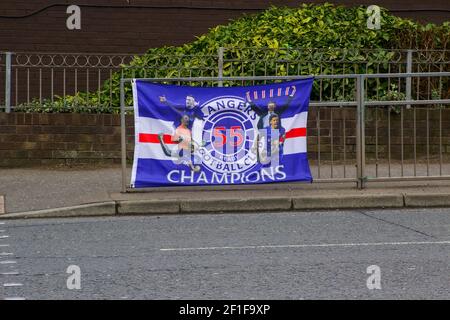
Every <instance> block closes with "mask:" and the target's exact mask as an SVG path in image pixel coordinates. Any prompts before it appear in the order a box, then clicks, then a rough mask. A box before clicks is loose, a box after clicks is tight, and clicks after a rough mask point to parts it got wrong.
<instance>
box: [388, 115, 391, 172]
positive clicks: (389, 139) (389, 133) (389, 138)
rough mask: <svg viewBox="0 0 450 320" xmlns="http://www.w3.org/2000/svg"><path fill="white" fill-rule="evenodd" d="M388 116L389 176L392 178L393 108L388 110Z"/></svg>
mask: <svg viewBox="0 0 450 320" xmlns="http://www.w3.org/2000/svg"><path fill="white" fill-rule="evenodd" d="M387 113H388V114H387V116H388V176H389V177H390V176H391V107H388V108H387Z"/></svg>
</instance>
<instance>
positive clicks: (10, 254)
mask: <svg viewBox="0 0 450 320" xmlns="http://www.w3.org/2000/svg"><path fill="white" fill-rule="evenodd" d="M13 254H14V253H12V252H0V256H12V255H13Z"/></svg>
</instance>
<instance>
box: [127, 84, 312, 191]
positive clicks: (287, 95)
mask: <svg viewBox="0 0 450 320" xmlns="http://www.w3.org/2000/svg"><path fill="white" fill-rule="evenodd" d="M312 84H313V78H306V79H301V80H295V81H287V82H281V83H274V84H267V85H258V86H242V87H191V86H176V85H164V84H156V83H151V82H148V81H145V80H133V82H132V85H133V98H134V117H135V151H134V163H133V171H132V177H131V187H132V188H143V187H156V186H174V185H225V184H255V183H273V182H288V181H308V182H311V181H312V176H311V172H310V168H309V163H308V158H307V152H306V145H307V144H306V123H307V118H308V105H309V97H310V94H311V89H312Z"/></svg>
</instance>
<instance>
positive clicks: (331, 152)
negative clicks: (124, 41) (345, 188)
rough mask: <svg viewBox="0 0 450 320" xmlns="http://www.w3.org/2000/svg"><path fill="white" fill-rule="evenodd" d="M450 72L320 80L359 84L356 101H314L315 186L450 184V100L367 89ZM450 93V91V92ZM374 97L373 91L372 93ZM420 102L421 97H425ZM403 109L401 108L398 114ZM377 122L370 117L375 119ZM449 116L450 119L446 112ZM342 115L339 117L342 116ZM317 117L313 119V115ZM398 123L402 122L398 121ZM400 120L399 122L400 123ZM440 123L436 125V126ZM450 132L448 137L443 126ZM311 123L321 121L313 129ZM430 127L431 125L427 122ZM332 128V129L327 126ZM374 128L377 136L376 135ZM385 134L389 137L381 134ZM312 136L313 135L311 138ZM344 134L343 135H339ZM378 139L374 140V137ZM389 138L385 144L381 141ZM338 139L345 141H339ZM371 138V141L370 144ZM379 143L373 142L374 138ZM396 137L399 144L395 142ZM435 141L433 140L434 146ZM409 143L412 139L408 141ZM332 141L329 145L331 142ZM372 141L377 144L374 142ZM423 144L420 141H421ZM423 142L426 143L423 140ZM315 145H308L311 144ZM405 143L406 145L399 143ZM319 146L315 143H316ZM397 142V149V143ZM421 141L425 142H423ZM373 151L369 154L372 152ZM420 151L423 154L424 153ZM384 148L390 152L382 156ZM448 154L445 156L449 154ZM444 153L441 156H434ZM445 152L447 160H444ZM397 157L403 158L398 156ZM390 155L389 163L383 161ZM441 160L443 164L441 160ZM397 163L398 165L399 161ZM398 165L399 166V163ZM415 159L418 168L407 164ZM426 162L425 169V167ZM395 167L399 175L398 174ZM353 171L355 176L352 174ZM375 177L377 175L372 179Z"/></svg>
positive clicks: (217, 80)
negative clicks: (388, 95)
mask: <svg viewBox="0 0 450 320" xmlns="http://www.w3.org/2000/svg"><path fill="white" fill-rule="evenodd" d="M304 77H309V76H255V77H247V76H243V77H196V78H190V77H187V78H172V79H167V78H144V79H141V80H145V81H151V82H159V83H177V84H189V83H202V84H204V85H210V86H222V85H224V84H226V83H227V82H232V83H236V82H239V83H246V84H248V83H252V84H260V83H268V82H274V81H283V80H294V79H301V78H304ZM449 77H450V72H432V73H429V72H426V73H396V74H343V75H317V76H315V82H316V83H317V82H320V81H324V80H329V81H338V80H349V81H350V80H351V81H354V82H355V90H354V92H353V97H354V99H352V100H350V101H311V102H310V116H309V118H310V119H309V123H308V139H313V140H316V142H315V144H313V146H314V147H315V148H314V149H313V150H308V156H309V159H310V163H311V167H312V171H313V177H314V181H316V182H355V183H356V184H357V187H358V188H361V189H362V188H364V187H365V185H366V184H367V183H368V182H371V181H391V180H397V181H406V180H450V108H446V107H444V106H448V105H450V98H448V99H416V100H413V99H404V97H403V96H401V97H397V99H396V100H393V99H392V100H384V101H381V100H377V99H373V98H374V97H373V96H371V95H369V94H368V90H367V87H368V86H367V85H368V83H370V82H371V80H373V79H375V80H376V79H402V80H407V79H411V81H419V80H418V79H420V78H441V79H447V80H448V78H449ZM131 80H132V79H122V80H121V84H120V87H121V90H120V92H121V150H122V153H121V155H122V159H121V161H122V191H123V192H126V191H130V190H131V189H130V188H128V187H127V184H126V181H127V173H126V171H127V166H126V160H127V158H126V157H127V154H126V150H127V145H126V128H125V114H126V112H127V111H130V110H132V109H133V108H132V107H130V106H127V104H126V102H125V101H126V99H125V94H126V92H125V86H126V85H127V84H129V83H130V82H131ZM445 89H450V88H447V87H446V88H445ZM369 92H370V91H369ZM419 97H420V96H419ZM398 107H399V109H398ZM420 107H422V109H423V110H425V113H426V117H425V119H421V118H419V117H418V116H417V115H418V113H419V110H418V109H417V108H420ZM436 111H437V112H438V117H437V119H436V117H435V118H433V117H432V116H430V114H431V113H432V112H436ZM374 112H375V117H376V118H375V119H371V118H368V116H369V115H370V116H373V114H374ZM380 112H384V113H385V114H386V118H385V119H384V122H383V123H384V125H385V126H387V128H385V126H380V119H379V118H378V116H380V115H379V113H380ZM407 112H408V113H410V114H408V116H410V115H411V114H412V117H413V118H412V120H409V122H408V126H407V127H408V128H409V129H412V132H413V136H412V137H410V136H408V137H405V124H406V120H405V118H406V113H407ZM444 112H445V116H444V115H443V113H444ZM338 114H339V116H337V115H338ZM311 115H312V116H311ZM393 118H396V119H393ZM397 118H398V119H397ZM394 120H395V121H396V122H398V123H399V124H400V128H399V129H400V133H399V134H398V133H397V134H393V133H392V132H393V129H395V130H397V129H398V128H393V126H392V123H393V121H394ZM432 120H433V121H434V122H433V121H432ZM444 120H445V121H446V123H447V125H448V127H447V128H446V131H445V134H444V127H443V122H444ZM311 121H312V122H315V126H314V124H312V125H311ZM419 122H420V125H421V126H422V125H425V127H426V132H425V134H424V135H425V137H426V139H425V140H423V139H422V136H420V135H418V131H417V130H418V128H419V127H420V128H422V127H421V126H419ZM423 122H425V124H424V123H423ZM435 122H436V123H437V124H438V128H439V129H438V134H437V137H432V134H431V131H430V128H431V126H432V124H433V123H435ZM324 124H326V125H324ZM373 127H374V130H375V134H373V133H370V132H369V130H372V129H373ZM382 130H385V131H384V132H385V135H382V134H381V133H380V131H382ZM311 132H312V133H313V134H311ZM338 132H340V134H338ZM373 135H374V136H373ZM385 136H386V139H385V140H383V141H381V138H384V137H385ZM336 138H339V140H340V141H339V142H338V141H337V139H336ZM369 138H370V139H369ZM372 138H373V139H372ZM394 138H395V141H394ZM432 138H433V141H432ZM349 139H350V140H352V139H354V141H348V140H349ZM406 139H410V140H411V139H412V140H411V141H412V142H411V141H410V142H408V143H407V142H406ZM325 140H326V141H325ZM370 140H374V141H375V143H372V142H371V141H370ZM419 140H420V141H419ZM422 140H423V141H422ZM311 141H312V140H308V145H311V143H310V142H311ZM399 141H400V142H399ZM313 142H314V141H313ZM394 142H395V144H394ZM419 142H420V143H419ZM393 145H395V146H397V147H398V150H400V152H399V153H398V154H399V155H400V156H399V159H394V158H393V157H392V151H393V150H392V148H393V147H392V146H393ZM369 146H370V147H373V148H374V151H373V150H367V149H368V147H369ZM406 146H408V148H412V150H413V152H411V153H408V154H406V153H405V147H406ZM419 146H420V147H421V148H422V147H423V150H425V151H426V152H425V154H420V152H418V150H419ZM421 148H420V149H421ZM380 149H383V150H384V151H383V152H381V150H380ZM444 149H445V152H444ZM436 150H438V152H434V151H436ZM444 153H445V157H444ZM396 154H397V153H396ZM383 155H384V156H386V159H384V158H383ZM436 159H437V160H436ZM394 160H395V161H394ZM397 160H398V161H397ZM407 160H412V163H407ZM420 161H425V163H424V164H422V163H419V162H420ZM382 166H386V167H387V168H388V172H387V174H383V172H382V170H381V169H382ZM408 166H412V167H413V173H408V170H407V167H408ZM433 166H434V167H435V168H438V172H437V173H432V172H431V170H430V169H431V168H432V167H433ZM394 167H395V170H394ZM352 171H353V172H352ZM372 172H375V173H374V174H373V175H371V173H372Z"/></svg>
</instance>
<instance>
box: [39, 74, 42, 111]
mask: <svg viewBox="0 0 450 320" xmlns="http://www.w3.org/2000/svg"><path fill="white" fill-rule="evenodd" d="M39 102H40V103H42V68H39Z"/></svg>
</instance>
